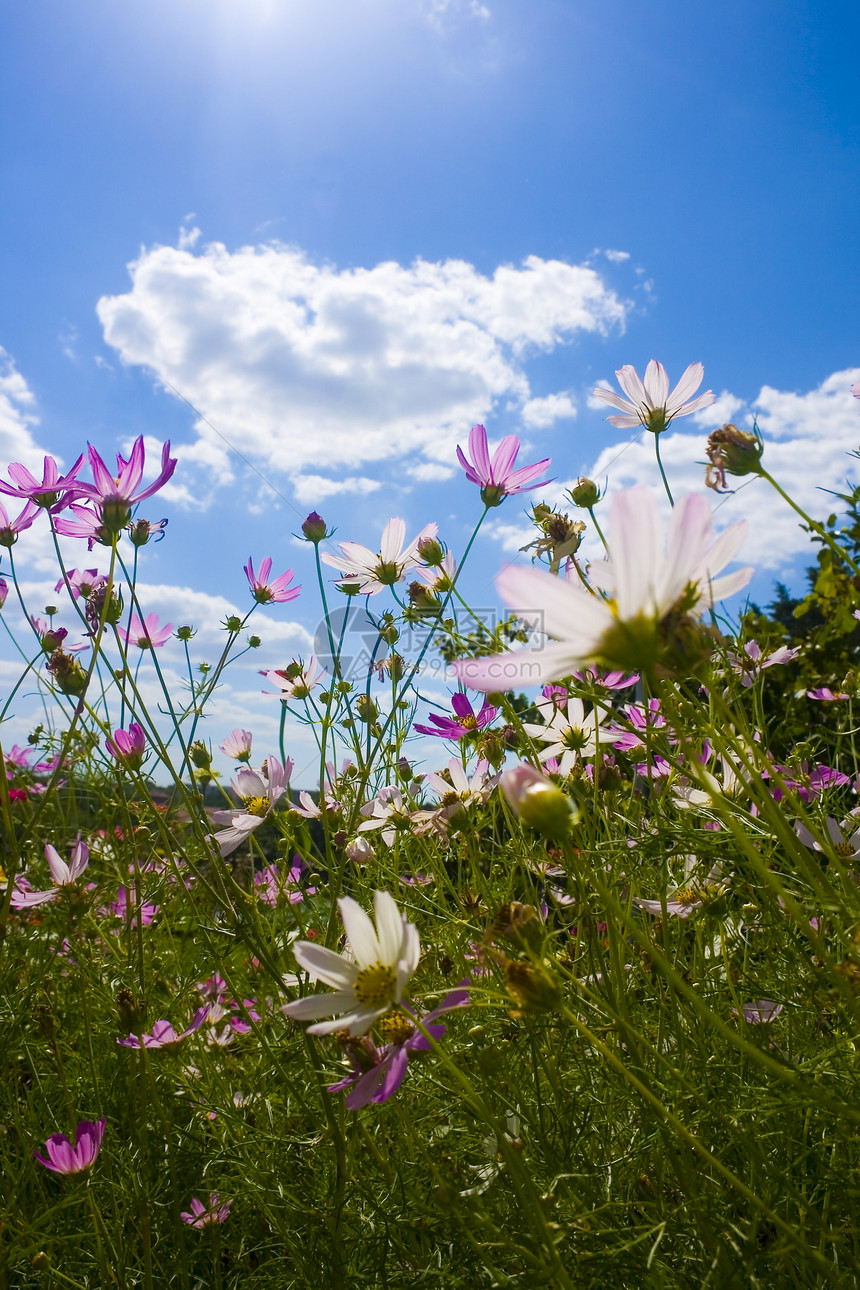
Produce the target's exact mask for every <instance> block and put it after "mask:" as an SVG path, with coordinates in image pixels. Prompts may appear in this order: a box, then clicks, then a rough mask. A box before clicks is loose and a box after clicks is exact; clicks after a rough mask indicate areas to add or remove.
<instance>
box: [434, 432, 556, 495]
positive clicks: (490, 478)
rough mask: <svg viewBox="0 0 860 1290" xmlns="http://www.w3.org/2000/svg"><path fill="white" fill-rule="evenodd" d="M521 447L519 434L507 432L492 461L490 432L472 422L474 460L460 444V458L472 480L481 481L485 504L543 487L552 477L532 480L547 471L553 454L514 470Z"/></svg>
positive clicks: (471, 446)
mask: <svg viewBox="0 0 860 1290" xmlns="http://www.w3.org/2000/svg"><path fill="white" fill-rule="evenodd" d="M519 450H520V441H519V439H518V438H517V436H516V435H515V434H509V435H505V437H504V439H503V440H502V442H501V443H500V444H499V446H498V448H497V449H496V451H495V452H494V453H493V458H492V461H491V460H490V452H489V449H488V447H487V432H486V430H485V429H484V427H483V426H472V429H471V430H470V431H469V453H470V456H471V458H472V460H471V461H469V459H468V457H467V456H466V455H465V453H464V452H463V449H462V448H460V447H459V446H458V448H457V459H458V461H459V462H460V465H461V466H462V467H463V469H464V470H465V472H466V478H467V479H468V480H469V482H470V483H472V484H480V486H481V501H482V502H483V503H484V505H485V506H500V505H501V504H502V502H503V501H504V500H505V498H506V497H511V496H512V495H513V494H514V493H528V492H531V490H532V489H533V488H542V487H543V485H544V484H548V483H549V482H550V481H549V480H548V479H541V480H539V481H538V482H537V483H532V480H536V479H537V477H538V475H540V474H542V473H543V470H544V467H546V466H548V465H549V463H550V458H549V457H545V458H544V459H543V461H538V462H535V464H534V465H533V466H520V468H519V469H518V470H514V462H515V461H516V459H517V453H518V452H519Z"/></svg>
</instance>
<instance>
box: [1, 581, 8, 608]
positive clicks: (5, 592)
mask: <svg viewBox="0 0 860 1290" xmlns="http://www.w3.org/2000/svg"><path fill="white" fill-rule="evenodd" d="M8 595H9V583H8V582H7V581H6V579H5V578H0V609H2V608H3V606H4V605H5V604H6V597H7V596H8Z"/></svg>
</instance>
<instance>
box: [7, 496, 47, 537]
mask: <svg viewBox="0 0 860 1290" xmlns="http://www.w3.org/2000/svg"><path fill="white" fill-rule="evenodd" d="M38 514H39V507H38V506H37V505H36V503H35V502H33V501H28V502H27V503H26V505H25V506H24V509H23V510H22V511H21V512H20V513H19V514H18V515H17V516H16V517H15V519H14V520H10V518H9V513H8V511H7V510H6V507H5V506H4V505H3V503H2V502H0V546H8V547H12V546H14V545H15V543H16V542H17V541H18V534H19V533H23V532H24V530H25V529H28V528H30V527H31V525H32V523H33V520H34V519H35V518H36V516H37V515H38Z"/></svg>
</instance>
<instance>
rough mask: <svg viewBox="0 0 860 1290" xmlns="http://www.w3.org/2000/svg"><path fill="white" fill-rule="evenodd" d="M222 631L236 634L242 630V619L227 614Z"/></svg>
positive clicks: (236, 615) (235, 615)
mask: <svg viewBox="0 0 860 1290" xmlns="http://www.w3.org/2000/svg"><path fill="white" fill-rule="evenodd" d="M224 630H225V631H228V632H238V631H241V630H242V619H241V618H240V617H239V615H238V614H228V616H227V617H226V618H225V619H224Z"/></svg>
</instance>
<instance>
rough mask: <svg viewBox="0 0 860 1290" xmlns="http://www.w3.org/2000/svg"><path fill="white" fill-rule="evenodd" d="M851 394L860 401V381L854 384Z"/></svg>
mask: <svg viewBox="0 0 860 1290" xmlns="http://www.w3.org/2000/svg"><path fill="white" fill-rule="evenodd" d="M851 393H852V394H853V395H854V397H855V399H860V381H855V382H854V384H853V385H852V386H851Z"/></svg>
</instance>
